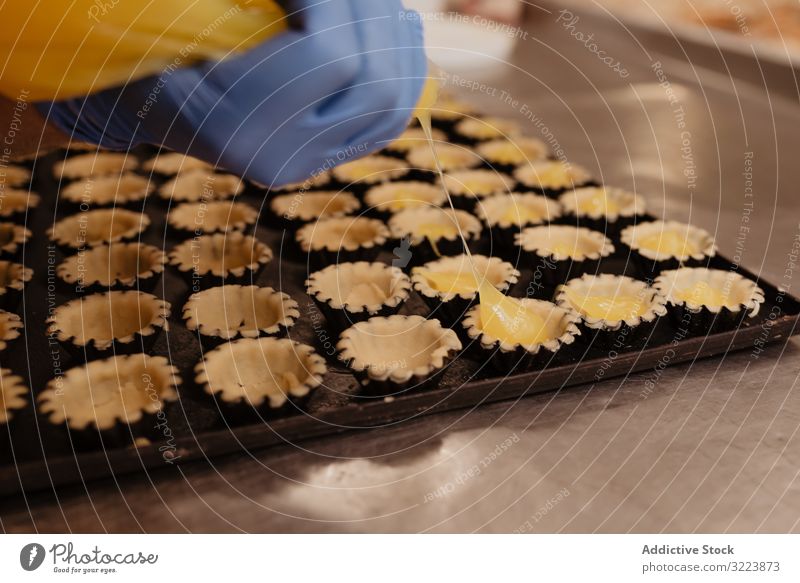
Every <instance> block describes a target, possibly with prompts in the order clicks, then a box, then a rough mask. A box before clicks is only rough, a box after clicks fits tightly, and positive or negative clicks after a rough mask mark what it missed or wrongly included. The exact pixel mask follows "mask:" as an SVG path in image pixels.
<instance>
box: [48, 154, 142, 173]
mask: <svg viewBox="0 0 800 583" xmlns="http://www.w3.org/2000/svg"><path fill="white" fill-rule="evenodd" d="M138 165H139V162H138V161H137V160H136V158H135V157H134V156H132V155H130V154H118V153H113V152H96V153H94V152H92V153H89V154H80V155H78V156H72V157H69V158H67V159H66V160H62V161H60V162H56V163H55V164H53V176H55V177H56V178H58V179H60V178H67V179H69V180H75V179H77V178H88V177H90V176H108V175H110V174H121V173H122V172H125V171H126V170H135V169H136V167H137V166H138Z"/></svg>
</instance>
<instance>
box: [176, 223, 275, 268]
mask: <svg viewBox="0 0 800 583" xmlns="http://www.w3.org/2000/svg"><path fill="white" fill-rule="evenodd" d="M272 257H273V255H272V250H271V249H270V248H269V247H268V246H267V245H265V244H264V243H262V242H261V241H259V240H258V239H255V238H254V237H249V236H246V235H244V234H243V233H241V232H239V231H233V232H230V233H227V234H222V233H216V234H214V235H203V236H202V237H196V238H194V239H190V240H188V241H184V242H183V243H181V244H180V245H178V246H177V247H175V249H173V250H172V251H171V252H170V254H169V263H170V265H173V266H174V267H176V268H177V269H178V271H180V272H181V273H183V274H186V275H191V274H195V275H199V276H203V275H212V276H214V277H217V278H227V277H229V276H232V277H237V278H238V277H243V276H244V275H245V274H246V273H247V272H248V271H251V272H255V271H257V270H258V269H260V268H261V267H263V266H264V265H266V264H267V263H269V262H270V261H271V260H272Z"/></svg>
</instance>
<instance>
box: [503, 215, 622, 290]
mask: <svg viewBox="0 0 800 583" xmlns="http://www.w3.org/2000/svg"><path fill="white" fill-rule="evenodd" d="M515 238H516V245H517V246H518V247H520V248H521V249H522V252H523V253H525V254H527V255H528V256H529V258H530V259H531V265H532V266H533V269H534V283H536V284H537V287H541V288H550V287H554V286H556V285H558V284H560V283H564V282H565V281H567V280H569V279H572V278H574V277H577V276H579V275H582V274H584V273H596V272H597V270H598V269H599V266H600V263H601V261H602V260H603V259H604V258H606V257H609V256H610V255H611V254H612V253H614V244H613V243H612V242H611V240H610V239H608V238H606V237H605V236H604V235H603V234H602V233H600V232H598V231H591V230H589V229H584V228H583V227H569V226H563V225H545V226H541V227H528V228H526V229H523V230H522V232H521V233H517V234H516V235H515Z"/></svg>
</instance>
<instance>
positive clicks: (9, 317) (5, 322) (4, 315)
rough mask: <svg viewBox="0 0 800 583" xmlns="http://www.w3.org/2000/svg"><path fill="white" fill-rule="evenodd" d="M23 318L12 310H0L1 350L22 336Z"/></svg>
mask: <svg viewBox="0 0 800 583" xmlns="http://www.w3.org/2000/svg"><path fill="white" fill-rule="evenodd" d="M21 330H22V318H20V317H19V316H17V315H16V314H14V313H12V312H6V311H5V310H0V351H3V350H5V349H6V348H8V344H9V343H10V342H12V341H14V340H16V339H17V338H19V337H20V334H21Z"/></svg>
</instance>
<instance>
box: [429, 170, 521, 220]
mask: <svg viewBox="0 0 800 583" xmlns="http://www.w3.org/2000/svg"><path fill="white" fill-rule="evenodd" d="M444 185H445V186H446V187H447V192H448V193H449V194H450V198H451V199H452V201H453V205H454V206H455V207H456V208H461V209H464V210H468V211H472V210H473V209H474V208H475V207H476V206H479V204H480V202H479V201H480V200H481V199H485V198H487V197H490V196H494V195H497V194H506V193H508V192H510V191H511V190H512V189H513V187H514V181H513V180H512V179H511V177H509V176H507V175H506V174H501V173H499V172H496V171H494V170H460V171H456V172H449V173H447V174H445V175H444Z"/></svg>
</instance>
